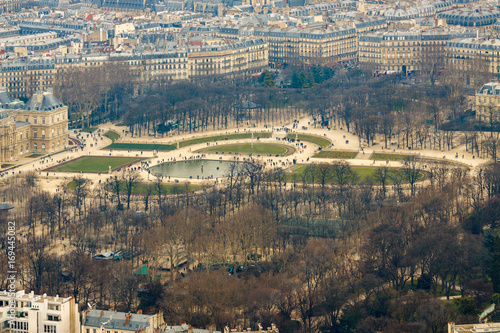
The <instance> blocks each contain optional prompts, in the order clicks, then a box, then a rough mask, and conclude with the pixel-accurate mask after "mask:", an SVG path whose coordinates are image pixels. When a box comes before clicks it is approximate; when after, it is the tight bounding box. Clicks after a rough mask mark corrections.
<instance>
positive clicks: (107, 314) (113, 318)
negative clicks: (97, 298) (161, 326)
mask: <svg viewBox="0 0 500 333" xmlns="http://www.w3.org/2000/svg"><path fill="white" fill-rule="evenodd" d="M101 313H102V316H101ZM126 315H127V314H126V313H125V312H115V311H106V310H90V311H89V313H88V314H87V318H86V319H85V322H84V323H83V325H85V326H90V327H99V328H100V327H101V326H103V327H104V328H106V329H119V330H124V331H134V332H135V331H138V330H141V329H143V328H146V327H149V318H150V317H151V316H148V315H143V314H137V313H132V314H131V317H130V319H129V320H128V324H127V319H126Z"/></svg>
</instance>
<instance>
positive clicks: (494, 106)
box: [476, 82, 500, 123]
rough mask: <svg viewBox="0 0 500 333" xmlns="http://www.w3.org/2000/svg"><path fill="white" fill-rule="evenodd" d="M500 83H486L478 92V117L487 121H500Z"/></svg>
mask: <svg viewBox="0 0 500 333" xmlns="http://www.w3.org/2000/svg"><path fill="white" fill-rule="evenodd" d="M499 100H500V83H498V82H489V83H486V84H485V85H483V86H482V87H481V89H479V91H478V92H477V93H476V119H478V120H480V121H483V122H485V123H491V122H496V121H500V103H499Z"/></svg>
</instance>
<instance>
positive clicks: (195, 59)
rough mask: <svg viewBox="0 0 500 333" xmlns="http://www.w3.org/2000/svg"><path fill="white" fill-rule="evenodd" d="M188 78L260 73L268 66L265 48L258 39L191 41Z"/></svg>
mask: <svg viewBox="0 0 500 333" xmlns="http://www.w3.org/2000/svg"><path fill="white" fill-rule="evenodd" d="M187 57H188V69H189V77H190V78H192V79H195V78H197V77H202V76H210V75H225V76H228V77H236V76H240V75H247V74H254V73H260V72H262V71H263V70H264V69H265V68H267V66H268V57H269V55H268V44H267V43H266V42H265V41H264V39H262V38H256V39H242V40H238V41H231V42H226V41H223V40H222V39H213V40H203V41H199V42H197V41H195V42H193V41H191V45H189V50H188V53H187Z"/></svg>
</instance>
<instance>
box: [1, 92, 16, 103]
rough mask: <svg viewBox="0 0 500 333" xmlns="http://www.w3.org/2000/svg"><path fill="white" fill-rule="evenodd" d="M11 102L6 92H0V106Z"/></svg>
mask: <svg viewBox="0 0 500 333" xmlns="http://www.w3.org/2000/svg"><path fill="white" fill-rule="evenodd" d="M13 101H14V100H13V99H12V98H11V97H10V96H9V94H8V93H7V92H6V91H0V104H8V103H10V102H13Z"/></svg>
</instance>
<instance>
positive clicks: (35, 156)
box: [26, 154, 43, 158]
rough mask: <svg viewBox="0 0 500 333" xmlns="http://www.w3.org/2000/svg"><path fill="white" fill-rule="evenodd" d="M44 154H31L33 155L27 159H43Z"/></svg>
mask: <svg viewBox="0 0 500 333" xmlns="http://www.w3.org/2000/svg"><path fill="white" fill-rule="evenodd" d="M42 156H43V154H31V155H28V156H26V157H27V158H38V157H42Z"/></svg>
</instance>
